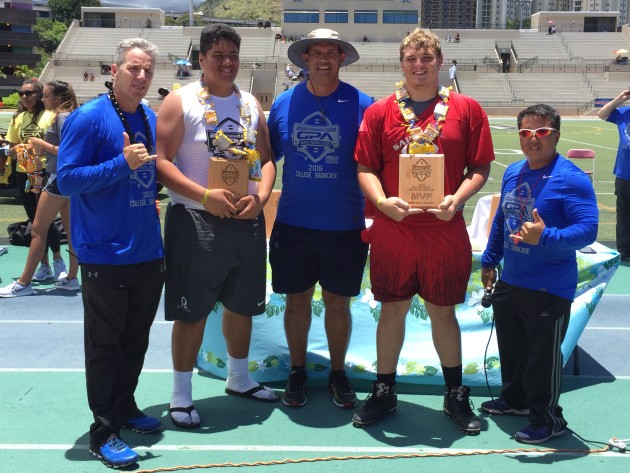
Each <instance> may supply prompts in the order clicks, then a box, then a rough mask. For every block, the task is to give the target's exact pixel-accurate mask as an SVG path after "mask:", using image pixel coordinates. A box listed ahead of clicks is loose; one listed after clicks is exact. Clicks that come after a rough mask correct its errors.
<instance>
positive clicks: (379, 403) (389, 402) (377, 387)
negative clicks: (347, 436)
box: [352, 381, 398, 427]
mask: <svg viewBox="0 0 630 473" xmlns="http://www.w3.org/2000/svg"><path fill="white" fill-rule="evenodd" d="M397 399H398V398H397V396H396V393H395V392H394V386H390V385H388V384H386V383H383V382H378V381H375V382H374V390H373V391H372V394H370V395H368V397H367V398H366V399H365V405H364V406H363V407H361V408H360V409H359V410H358V411H356V412H355V413H354V415H353V416H352V423H353V425H354V426H355V427H357V426H361V427H362V426H366V425H370V424H373V423H374V422H376V421H377V420H378V419H380V418H381V417H383V416H384V415H385V414H390V413H392V412H394V411H395V410H396V408H397V407H398V400H397Z"/></svg>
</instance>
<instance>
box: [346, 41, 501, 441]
mask: <svg viewBox="0 0 630 473" xmlns="http://www.w3.org/2000/svg"><path fill="white" fill-rule="evenodd" d="M442 60H443V57H442V51H441V46H440V40H439V39H438V37H437V36H436V35H435V34H433V33H431V32H428V31H423V30H421V29H416V30H415V31H413V32H412V33H411V34H409V35H408V36H407V37H406V38H405V39H403V41H402V42H401V44H400V65H401V69H402V71H403V75H404V80H403V81H401V82H399V83H398V84H396V87H397V89H398V90H396V92H395V94H393V95H391V96H389V97H386V98H384V99H382V100H380V101H379V102H377V103H376V104H374V105H373V106H372V107H371V108H370V109H369V110H368V111H367V113H366V114H365V118H364V120H363V123H362V124H361V129H360V130H359V136H358V139H357V146H356V150H355V158H356V159H357V161H358V163H359V164H358V168H359V183H360V185H361V189H362V190H363V192H364V193H365V197H366V199H367V201H368V202H366V208H367V210H368V212H367V215H368V216H371V217H373V218H374V223H373V224H372V226H371V227H370V229H369V231H367V232H366V240H369V242H370V245H371V246H370V280H371V283H372V293H373V294H374V298H375V300H377V301H380V302H381V303H382V304H381V316H380V318H379V321H378V329H377V335H376V345H377V347H378V348H377V362H378V368H377V375H376V381H375V383H374V391H373V392H372V394H371V395H370V397H368V399H367V400H366V403H365V405H364V406H363V407H362V408H361V409H359V410H358V411H357V412H355V414H354V416H353V418H352V420H353V422H354V423H355V424H357V425H369V424H371V423H373V422H375V421H376V420H377V419H379V418H380V417H382V416H384V415H385V414H388V413H391V412H394V411H395V410H396V408H397V401H396V394H395V393H394V385H395V384H396V371H397V368H398V358H399V356H400V354H401V350H402V348H403V341H404V338H405V320H406V316H407V312H408V310H409V308H410V306H411V300H412V298H413V297H414V296H415V295H416V294H418V295H420V297H421V298H422V299H423V300H424V306H425V308H426V310H427V313H428V316H429V319H430V321H431V332H432V335H433V342H434V346H435V349H436V352H437V355H438V358H439V361H440V364H441V365H442V374H443V376H444V381H445V384H446V392H445V395H444V412H445V413H446V414H447V415H449V416H451V417H453V418H454V419H455V422H456V424H457V426H458V427H459V428H460V429H461V430H462V431H464V432H465V433H467V434H471V435H476V434H479V432H480V431H481V422H480V420H479V418H478V417H476V416H475V415H474V414H473V412H472V410H471V408H470V405H469V394H470V388H469V387H467V386H463V384H462V377H463V374H462V349H461V333H460V328H459V324H458V322H457V318H456V317H455V305H456V304H460V303H462V302H464V299H465V296H466V289H467V285H468V280H469V278H470V271H471V264H472V253H471V249H470V241H469V239H468V233H467V232H466V224H465V222H464V217H463V215H462V209H463V206H464V203H465V202H466V201H467V200H468V199H469V198H470V197H472V196H473V195H474V194H475V193H476V192H478V191H479V190H480V189H481V188H482V187H483V185H484V184H485V182H486V180H487V179H488V174H489V173H490V162H491V161H492V160H493V159H494V151H493V147H492V138H491V135H490V127H489V125H488V117H487V116H486V114H485V112H484V111H483V109H482V108H481V106H480V105H479V104H478V103H477V102H475V101H474V100H473V99H471V98H469V97H465V96H463V95H460V94H457V93H455V92H451V91H450V90H449V89H448V88H446V87H442V86H440V83H439V71H440V67H441V66H442ZM392 85H393V84H392ZM407 153H409V154H428V153H435V154H442V155H444V195H443V196H439V197H440V198H442V202H441V203H440V204H439V205H437V208H429V209H426V210H423V209H419V208H412V207H411V206H410V205H409V203H407V202H406V201H404V200H402V199H400V198H399V197H398V195H400V194H399V162H400V158H399V156H400V155H401V154H407Z"/></svg>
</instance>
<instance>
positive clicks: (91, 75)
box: [90, 72, 94, 82]
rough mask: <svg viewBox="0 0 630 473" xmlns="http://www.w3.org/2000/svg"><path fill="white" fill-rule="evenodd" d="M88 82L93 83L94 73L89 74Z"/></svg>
mask: <svg viewBox="0 0 630 473" xmlns="http://www.w3.org/2000/svg"><path fill="white" fill-rule="evenodd" d="M90 82H94V73H93V72H92V73H91V74H90Z"/></svg>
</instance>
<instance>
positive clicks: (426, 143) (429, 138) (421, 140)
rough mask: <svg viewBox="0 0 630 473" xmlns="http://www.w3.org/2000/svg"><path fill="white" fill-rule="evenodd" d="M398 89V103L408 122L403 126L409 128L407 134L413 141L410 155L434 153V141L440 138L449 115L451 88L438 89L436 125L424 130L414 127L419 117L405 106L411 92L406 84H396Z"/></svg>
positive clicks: (435, 109) (430, 124)
mask: <svg viewBox="0 0 630 473" xmlns="http://www.w3.org/2000/svg"><path fill="white" fill-rule="evenodd" d="M396 87H397V90H396V102H397V103H398V108H399V109H400V113H401V114H402V116H403V118H404V119H405V122H406V123H404V124H403V126H404V127H406V128H407V132H408V133H409V134H410V135H411V140H412V142H411V143H410V144H409V149H408V151H409V153H414V154H423V153H432V152H434V145H433V141H435V139H436V138H437V137H438V136H440V132H441V131H442V127H443V126H444V122H445V121H446V115H447V114H448V105H447V104H448V99H449V94H450V92H451V89H450V87H443V86H440V87H439V88H438V95H439V97H440V99H441V100H440V102H438V103H437V104H436V105H435V108H434V110H433V117H434V118H435V123H429V124H427V126H426V128H425V129H424V130H423V129H422V128H421V127H420V126H415V127H414V125H415V124H416V122H417V121H418V117H417V116H416V113H415V112H414V111H413V108H411V107H407V106H406V105H405V100H407V99H408V98H409V92H408V91H407V87H406V86H405V82H404V81H400V82H398V83H396Z"/></svg>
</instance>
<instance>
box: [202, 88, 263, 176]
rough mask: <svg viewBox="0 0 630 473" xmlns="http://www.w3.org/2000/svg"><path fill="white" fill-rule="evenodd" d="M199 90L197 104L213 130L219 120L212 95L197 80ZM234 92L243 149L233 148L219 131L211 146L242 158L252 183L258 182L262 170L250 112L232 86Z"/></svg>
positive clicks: (231, 143)
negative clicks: (240, 119) (240, 123)
mask: <svg viewBox="0 0 630 473" xmlns="http://www.w3.org/2000/svg"><path fill="white" fill-rule="evenodd" d="M199 83H200V85H201V88H200V89H199V90H198V91H197V98H198V99H199V103H200V104H201V105H202V106H203V108H204V114H203V116H204V119H205V121H206V123H207V124H208V125H212V126H213V127H214V129H215V130H216V128H217V127H218V125H219V119H218V117H217V112H216V111H215V110H214V103H213V102H212V94H211V93H210V90H209V89H208V87H206V85H205V84H204V83H203V79H200V80H199ZM234 92H235V93H236V95H237V96H238V98H239V101H240V105H239V110H240V116H241V118H242V119H243V121H244V122H245V127H244V131H243V142H244V145H245V146H243V149H239V148H236V147H233V146H232V145H234V141H232V140H231V139H230V138H229V137H228V136H227V135H225V134H224V133H223V131H221V130H219V131H218V132H217V133H216V135H215V138H214V140H213V144H214V145H215V146H216V147H217V148H218V149H219V150H221V151H229V152H230V153H232V154H233V155H235V156H243V158H244V159H247V161H248V163H249V178H250V180H252V181H257V182H260V181H261V180H262V168H261V164H260V153H259V152H258V151H257V150H256V130H252V129H251V123H252V111H251V109H250V108H249V104H248V103H245V102H243V96H242V94H241V91H240V89H239V88H238V86H237V85H236V84H234Z"/></svg>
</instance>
